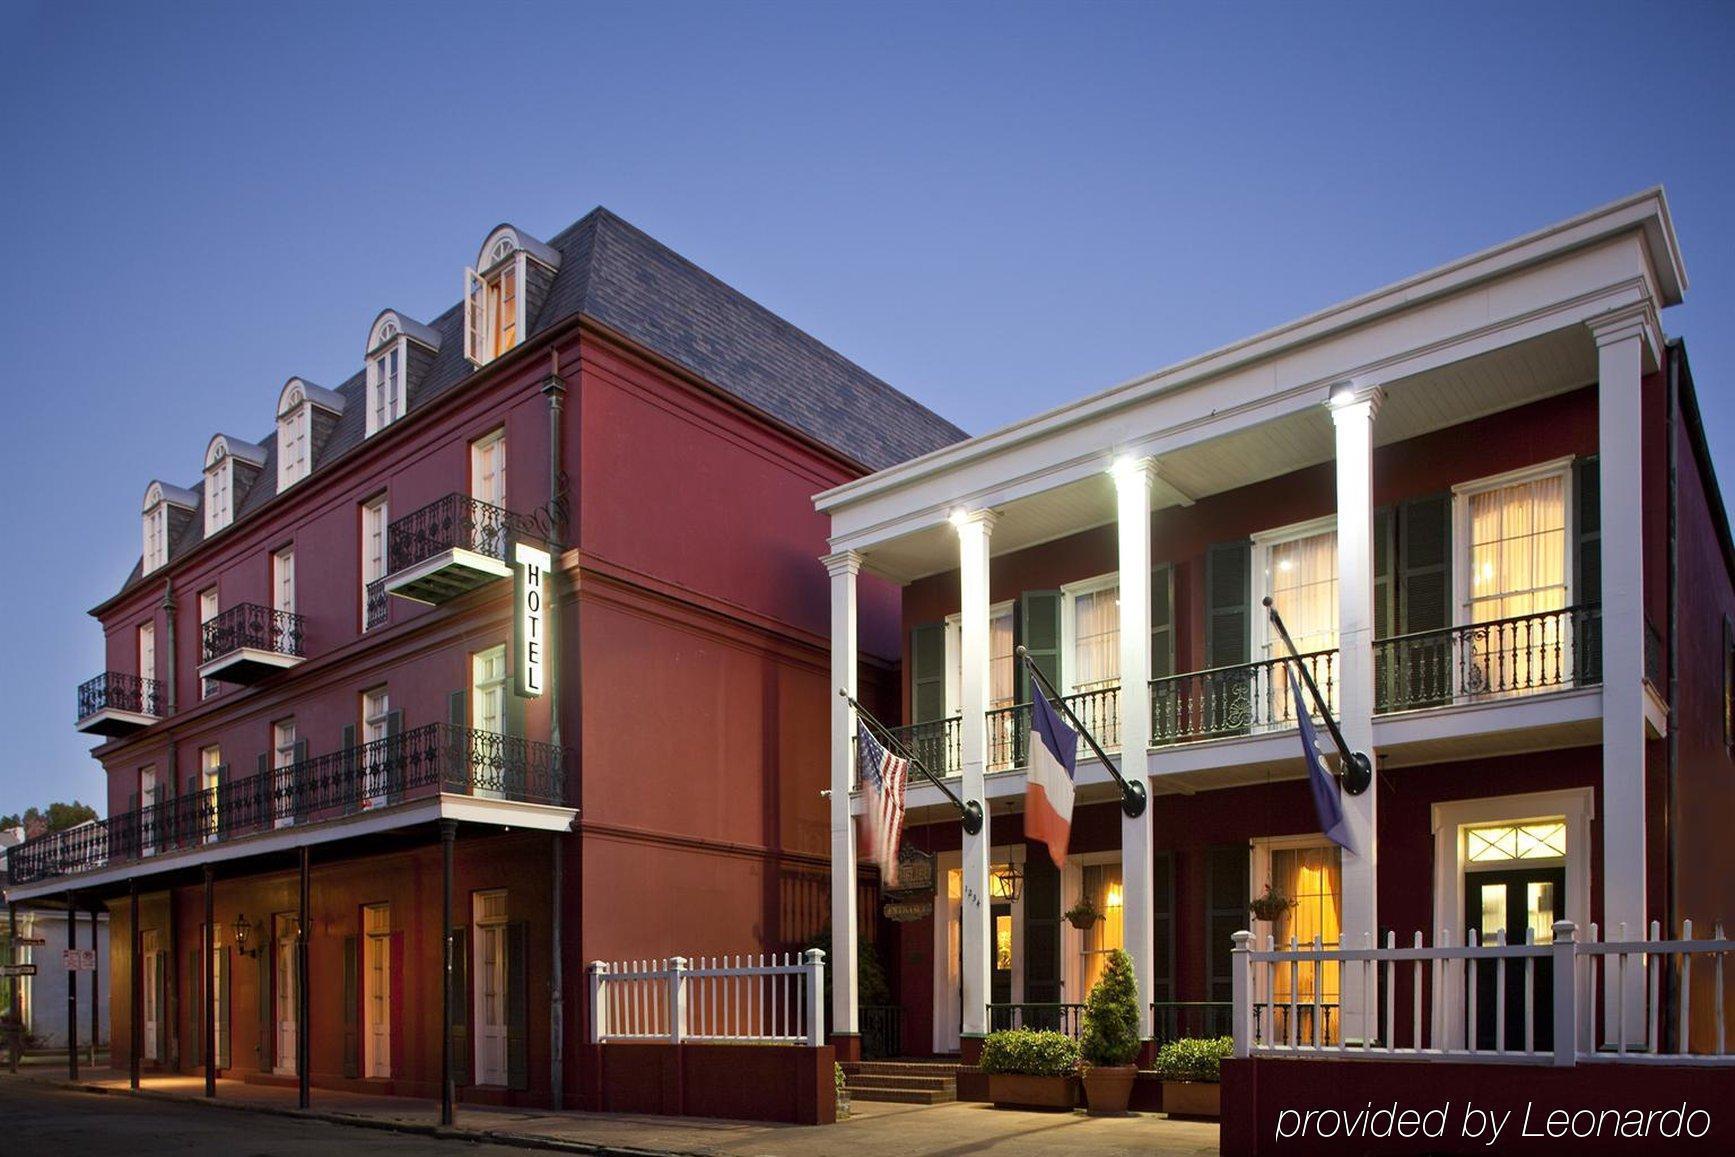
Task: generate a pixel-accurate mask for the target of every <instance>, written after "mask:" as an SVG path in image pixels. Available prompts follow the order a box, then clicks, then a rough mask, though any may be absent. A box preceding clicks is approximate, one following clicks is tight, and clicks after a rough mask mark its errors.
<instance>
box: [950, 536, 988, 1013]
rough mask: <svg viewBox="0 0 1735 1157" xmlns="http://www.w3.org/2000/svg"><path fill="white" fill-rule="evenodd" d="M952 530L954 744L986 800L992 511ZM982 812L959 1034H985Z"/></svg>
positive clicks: (968, 785) (973, 840) (971, 840)
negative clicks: (955, 624)
mask: <svg viewBox="0 0 1735 1157" xmlns="http://www.w3.org/2000/svg"><path fill="white" fill-rule="evenodd" d="M952 523H953V525H954V526H956V527H957V528H958V574H959V595H960V601H959V608H958V609H959V624H958V655H959V672H958V674H959V679H958V709H959V711H960V713H961V714H962V715H963V719H962V720H961V721H960V723H959V728H960V730H959V733H958V745H959V750H960V753H961V758H962V761H963V775H962V779H961V782H960V784H959V787H960V788H961V790H960V792H959V794H960V795H961V796H963V798H964V799H965V800H966V801H969V800H982V799H985V798H986V796H985V793H984V791H983V783H982V775H983V770H984V769H985V768H986V767H987V763H988V715H987V713H988V652H989V644H988V535H989V533H990V532H991V531H992V530H993V529H994V512H993V511H991V510H972V511H965V512H960V513H958V514H955V515H953V517H952ZM989 828H990V825H989V822H988V816H987V815H986V809H984V815H983V817H982V830H981V831H980V832H978V833H976V834H975V835H971V834H970V833H969V832H965V833H964V848H963V867H964V896H963V903H962V905H961V906H960V909H959V919H960V920H961V921H962V927H961V929H960V932H961V937H960V938H961V940H962V942H963V951H964V961H963V970H962V971H963V976H962V980H961V988H962V994H961V995H962V999H963V1013H964V1018H963V1035H964V1036H967V1037H969V1036H985V1035H987V1032H988V994H989V991H990V989H989V982H990V980H991V979H992V975H993V974H992V971H991V968H992V961H991V960H990V959H989V948H990V937H989V927H988V917H989V911H988V868H989V861H990V859H991V858H992V856H991V852H990V848H991V846H992V844H991V836H990V830H989Z"/></svg>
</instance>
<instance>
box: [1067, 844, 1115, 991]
mask: <svg viewBox="0 0 1735 1157" xmlns="http://www.w3.org/2000/svg"><path fill="white" fill-rule="evenodd" d="M1082 882H1083V885H1084V886H1083V889H1082V890H1083V893H1084V898H1085V899H1088V900H1089V901H1090V902H1091V903H1092V904H1094V905H1095V906H1096V910H1097V911H1098V912H1101V913H1102V914H1103V915H1102V919H1101V920H1098V921H1097V922H1096V923H1095V924H1092V925H1091V926H1090V927H1089V928H1086V929H1085V930H1084V947H1083V959H1082V963H1083V965H1084V967H1083V969H1082V970H1081V972H1082V974H1083V980H1084V986H1083V987H1082V988H1081V989H1080V990H1079V991H1080V992H1084V993H1088V992H1089V991H1090V990H1091V989H1092V988H1094V987H1096V982H1097V980H1098V979H1100V978H1101V976H1102V974H1103V969H1105V968H1107V967H1108V954H1109V953H1110V952H1113V951H1114V950H1115V949H1117V948H1123V947H1125V946H1126V935H1125V916H1126V909H1125V906H1124V903H1123V894H1122V892H1121V866H1120V865H1119V864H1088V865H1086V866H1085V869H1084V872H1083V881H1082Z"/></svg>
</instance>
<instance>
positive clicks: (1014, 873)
mask: <svg viewBox="0 0 1735 1157" xmlns="http://www.w3.org/2000/svg"><path fill="white" fill-rule="evenodd" d="M988 891H989V893H990V894H991V895H992V896H993V897H994V899H996V900H1003V901H1005V902H1006V903H1008V904H1015V903H1017V902H1018V897H1019V896H1020V895H1022V894H1023V892H1024V873H1023V872H1021V871H1020V870H1019V869H1018V865H1017V864H996V865H995V866H994V870H993V871H991V872H989V873H988Z"/></svg>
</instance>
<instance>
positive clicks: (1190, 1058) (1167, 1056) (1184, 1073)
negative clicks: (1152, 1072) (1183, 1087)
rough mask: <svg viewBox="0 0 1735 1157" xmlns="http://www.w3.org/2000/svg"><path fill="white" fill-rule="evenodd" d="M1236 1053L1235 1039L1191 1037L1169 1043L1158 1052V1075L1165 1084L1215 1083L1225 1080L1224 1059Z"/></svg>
mask: <svg viewBox="0 0 1735 1157" xmlns="http://www.w3.org/2000/svg"><path fill="white" fill-rule="evenodd" d="M1234 1054H1235V1041H1234V1038H1232V1037H1226V1036H1220V1037H1206V1038H1202V1039H1200V1038H1191V1037H1190V1038H1187V1039H1185V1040H1177V1041H1170V1042H1169V1043H1168V1044H1166V1045H1164V1046H1163V1047H1162V1048H1160V1049H1158V1050H1157V1073H1158V1074H1159V1075H1160V1076H1161V1077H1162V1078H1163V1080H1165V1081H1203V1082H1205V1083H1207V1084H1216V1083H1217V1082H1218V1081H1219V1080H1221V1079H1222V1069H1223V1061H1224V1059H1225V1058H1227V1057H1230V1056H1233V1055H1234Z"/></svg>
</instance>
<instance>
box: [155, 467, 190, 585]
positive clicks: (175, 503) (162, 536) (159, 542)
mask: <svg viewBox="0 0 1735 1157" xmlns="http://www.w3.org/2000/svg"><path fill="white" fill-rule="evenodd" d="M198 502H199V496H198V495H196V494H194V493H193V492H192V491H191V490H182V489H181V488H180V487H179V486H169V485H166V484H164V483H162V482H152V483H151V484H150V485H149V486H147V487H145V500H144V504H143V509H142V510H141V512H140V514H141V517H142V519H143V523H144V526H143V530H144V554H143V559H144V562H143V566H142V571H143V573H145V574H150V573H151V572H152V571H154V570H157V569H159V568H161V567H163V566H165V565H167V563H168V561H169V545H170V542H171V540H172V539H173V538H174V535H175V533H176V532H177V531H178V530H179V529H180V528H181V527H182V526H184V525H185V524H186V520H187V519H189V518H191V517H192V514H193V508H194V507H195V506H197V505H198Z"/></svg>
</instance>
